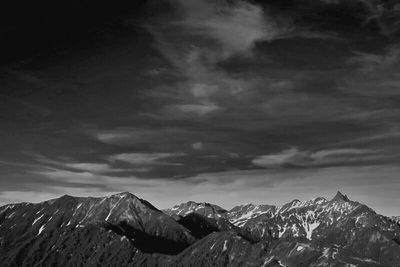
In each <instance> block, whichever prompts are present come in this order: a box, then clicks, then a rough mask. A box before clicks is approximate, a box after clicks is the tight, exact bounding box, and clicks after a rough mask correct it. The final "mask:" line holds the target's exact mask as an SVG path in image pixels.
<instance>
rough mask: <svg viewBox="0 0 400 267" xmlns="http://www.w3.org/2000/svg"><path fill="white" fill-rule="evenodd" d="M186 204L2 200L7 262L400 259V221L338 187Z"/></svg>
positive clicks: (131, 199) (291, 264)
mask: <svg viewBox="0 0 400 267" xmlns="http://www.w3.org/2000/svg"><path fill="white" fill-rule="evenodd" d="M188 203H189V204H188ZM188 203H185V204H184V205H178V206H176V207H178V208H176V209H174V210H172V211H171V210H167V211H166V212H168V213H169V214H171V215H172V217H171V216H169V215H167V214H165V213H163V212H161V211H160V210H158V209H157V208H155V207H154V206H153V205H151V204H150V203H149V202H147V201H145V200H142V199H140V198H137V197H136V196H134V195H132V194H130V193H120V194H116V195H112V196H110V197H103V198H90V197H89V198H78V197H71V196H63V197H61V198H58V199H54V200H49V201H45V202H42V203H38V204H31V203H20V204H14V205H6V206H3V207H0V262H1V266H63V265H65V266H199V267H200V266H269V267H272V266H288V267H300V266H399V265H398V263H399V262H400V238H399V237H400V225H399V224H398V223H397V222H396V220H395V219H394V218H388V217H385V216H381V215H379V214H376V213H375V212H374V211H373V210H372V209H370V208H369V207H367V206H365V205H363V204H361V203H358V202H356V201H352V200H350V199H349V198H348V197H347V196H346V195H343V194H341V193H340V192H338V193H337V194H336V196H335V197H334V198H333V199H331V200H326V199H324V198H315V199H312V200H309V201H299V200H294V201H291V202H289V203H287V204H285V205H283V206H280V207H276V206H271V205H260V206H257V205H252V204H249V205H244V206H243V205H242V206H238V207H235V208H233V209H231V210H230V211H226V210H224V209H222V208H220V207H218V206H215V205H212V204H205V203H194V202H188ZM193 203H194V204H193ZM174 212H177V213H178V214H182V215H177V214H175V213H174Z"/></svg>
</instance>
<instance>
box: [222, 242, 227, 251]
mask: <svg viewBox="0 0 400 267" xmlns="http://www.w3.org/2000/svg"><path fill="white" fill-rule="evenodd" d="M227 249H228V240H225V242H224V247H223V248H222V252H225V251H226V250H227Z"/></svg>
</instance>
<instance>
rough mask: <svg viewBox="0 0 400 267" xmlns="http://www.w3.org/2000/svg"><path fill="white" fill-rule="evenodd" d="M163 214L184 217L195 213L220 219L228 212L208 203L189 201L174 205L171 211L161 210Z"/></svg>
mask: <svg viewBox="0 0 400 267" xmlns="http://www.w3.org/2000/svg"><path fill="white" fill-rule="evenodd" d="M163 212H164V213H165V214H168V215H170V216H174V215H178V216H185V215H188V214H190V213H193V212H194V213H197V214H200V215H203V216H205V217H208V218H214V219H216V218H221V217H225V214H226V213H227V212H228V211H227V210H225V209H223V208H221V207H219V206H217V205H213V204H210V203H206V202H203V203H196V202H194V201H189V202H186V203H182V204H180V205H175V206H173V207H172V208H171V209H165V210H163Z"/></svg>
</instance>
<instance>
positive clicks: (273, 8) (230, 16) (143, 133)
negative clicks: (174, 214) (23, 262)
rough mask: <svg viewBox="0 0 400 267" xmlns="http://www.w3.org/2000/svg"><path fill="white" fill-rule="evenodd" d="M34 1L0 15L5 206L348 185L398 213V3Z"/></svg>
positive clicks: (287, 195) (159, 201)
mask: <svg viewBox="0 0 400 267" xmlns="http://www.w3.org/2000/svg"><path fill="white" fill-rule="evenodd" d="M28 2H29V1H27V3H26V5H25V6H24V5H22V7H21V5H18V6H16V5H15V6H13V4H12V3H10V4H9V5H10V6H9V7H8V8H6V9H4V10H5V11H2V12H4V14H2V16H0V17H1V20H2V21H1V25H2V26H1V28H0V32H1V34H3V35H4V36H5V37H6V38H5V42H4V44H3V48H2V49H1V51H0V88H1V90H0V205H3V204H7V203H14V202H22V201H29V202H37V201H43V200H46V199H49V198H55V197H59V196H61V195H64V194H69V195H76V196H106V195H110V194H112V193H116V192H122V191H130V192H132V193H134V194H136V195H137V196H138V197H141V198H144V199H146V200H148V201H150V202H151V203H153V204H154V205H155V206H157V207H159V208H167V207H171V206H173V205H175V204H179V203H181V202H186V201H189V200H194V201H202V202H204V201H206V202H211V203H215V204H218V205H220V206H222V207H225V208H232V207H233V206H235V205H238V204H246V203H255V204H262V203H263V204H275V205H282V204H284V203H286V202H289V201H291V200H293V199H300V200H307V199H311V198H314V197H318V196H325V197H327V198H328V199H329V198H331V197H333V196H334V195H335V194H336V191H338V190H339V191H341V192H342V193H344V194H347V195H348V197H349V198H350V199H352V200H356V201H359V202H362V203H365V204H367V205H368V206H370V207H371V208H373V209H374V210H376V211H377V212H379V213H381V214H384V215H388V216H392V215H400V205H399V203H400V194H399V193H398V192H399V191H400V179H399V178H400V177H399V173H400V153H399V152H400V124H399V122H400V71H399V70H400V42H399V40H400V38H399V37H400V36H399V33H400V4H397V3H396V1H379V0H346V1H345V0H284V1H277V0H276V1H275V0H269V1H267V0H264V1H261V0H259V1H245V0H218V1H211V0H158V1H156V0H148V1H146V0H143V1H136V2H132V1H123V0H119V1H116V3H115V6H109V5H106V4H103V3H102V1H99V2H97V1H96V2H95V3H93V4H91V5H90V4H85V3H88V2H87V1H86V2H85V1H81V0H74V1H61V2H59V3H58V4H54V3H51V2H50V1H49V2H48V3H46V2H45V3H44V4H43V5H45V6H40V4H37V3H28ZM89 2H90V1H89Z"/></svg>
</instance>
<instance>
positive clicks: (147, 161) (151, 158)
mask: <svg viewBox="0 0 400 267" xmlns="http://www.w3.org/2000/svg"><path fill="white" fill-rule="evenodd" d="M184 155H185V154H184V153H123V154H117V155H112V156H110V157H108V160H109V161H111V162H115V161H122V162H126V163H129V164H133V165H140V166H146V165H182V163H176V162H168V161H167V160H168V159H171V158H176V157H180V156H184Z"/></svg>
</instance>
